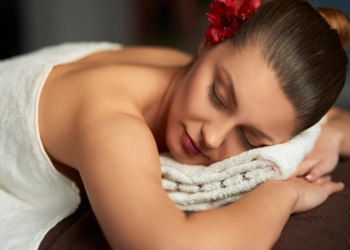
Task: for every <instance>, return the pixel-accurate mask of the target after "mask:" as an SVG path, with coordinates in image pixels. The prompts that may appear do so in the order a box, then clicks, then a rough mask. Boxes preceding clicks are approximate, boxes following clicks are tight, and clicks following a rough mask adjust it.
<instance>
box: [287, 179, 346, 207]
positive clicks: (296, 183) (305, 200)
mask: <svg viewBox="0 0 350 250" xmlns="http://www.w3.org/2000/svg"><path fill="white" fill-rule="evenodd" d="M285 182H286V183H287V184H289V185H290V187H292V188H293V189H294V190H295V191H296V193H297V194H298V195H297V200H296V202H295V205H294V208H293V213H302V212H306V211H308V210H311V209H313V208H315V207H317V206H319V205H320V204H322V203H323V202H324V201H325V200H326V199H327V198H328V196H330V195H331V194H333V193H335V192H338V191H341V190H343V188H344V184H343V183H341V182H339V183H335V182H332V181H331V177H330V176H329V175H328V176H324V177H321V178H319V179H317V180H316V181H315V182H313V183H310V182H307V181H306V180H305V179H304V178H300V177H292V178H290V179H288V180H286V181H285Z"/></svg>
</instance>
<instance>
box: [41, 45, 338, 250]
mask: <svg viewBox="0 0 350 250" xmlns="http://www.w3.org/2000/svg"><path fill="white" fill-rule="evenodd" d="M228 51H230V53H227V52H228ZM248 58H250V60H248ZM191 60H192V58H191V57H189V56H187V55H185V54H183V53H181V52H176V51H173V50H167V49H151V48H127V49H124V50H122V51H106V52H101V53H97V54H95V55H92V56H89V57H87V58H84V59H82V60H79V61H77V62H73V63H70V64H65V65H60V66H57V67H55V68H54V69H53V71H52V72H51V74H50V75H49V77H48V79H47V81H46V83H45V86H44V88H43V91H42V94H41V97H40V102H39V130H40V135H41V139H42V142H43V145H44V148H45V150H46V152H47V154H48V155H49V156H50V158H51V159H52V162H53V163H54V164H55V166H56V168H57V169H58V170H59V171H61V172H62V173H63V174H65V175H67V176H68V177H69V178H72V179H73V180H75V181H77V182H78V183H79V179H78V178H80V177H81V179H82V182H81V183H80V186H82V185H83V186H84V188H85V190H86V193H87V195H88V197H89V200H90V203H91V205H92V208H93V210H94V213H95V214H96V217H97V219H98V221H99V223H100V225H101V228H102V230H103V232H104V234H105V235H106V238H107V240H108V242H109V243H110V245H111V247H112V248H115V249H214V248H216V249H256V248H259V249H269V248H271V246H272V245H273V243H274V242H275V241H276V240H277V238H278V236H279V234H280V232H281V230H282V229H283V226H284V224H285V223H286V221H287V219H288V217H289V215H290V214H291V213H295V212H303V211H307V210H309V209H312V208H314V207H315V206H317V205H319V204H321V203H322V202H323V201H324V200H325V199H326V198H327V197H328V196H329V195H330V194H332V193H333V192H336V191H340V190H341V189H342V188H343V186H342V185H340V184H337V183H333V182H331V181H330V179H329V178H328V177H321V178H319V179H318V180H317V181H315V182H313V183H308V182H306V181H305V180H303V179H302V178H292V179H290V180H288V181H268V182H266V183H263V184H261V185H259V186H258V187H257V188H256V189H254V190H253V191H251V192H249V193H248V194H247V195H245V196H244V197H243V198H242V199H240V200H239V201H237V202H235V203H233V204H230V205H227V206H225V207H221V208H218V209H214V210H210V211H205V212H200V213H193V214H189V215H186V214H185V213H183V212H181V211H179V210H178V209H177V208H176V207H175V205H174V204H173V202H172V201H171V200H170V199H169V198H168V196H167V194H166V193H165V191H164V190H163V188H162V185H161V175H160V163H159V151H166V150H170V152H171V153H173V154H174V156H175V158H176V159H177V160H179V161H180V162H184V163H191V164H210V163H212V162H214V161H217V160H221V159H224V158H227V157H228V156H231V155H234V154H237V153H239V152H242V151H243V150H244V148H243V146H242V144H241V140H240V139H239V138H241V137H240V135H239V133H238V132H237V131H241V130H239V129H243V132H244V133H246V137H247V139H248V140H249V142H250V143H251V144H253V145H255V146H262V145H269V144H270V143H271V141H269V140H267V139H266V138H263V137H262V136H259V135H258V134H256V132H255V133H253V132H252V131H248V128H249V127H255V128H256V129H259V130H261V131H263V132H264V133H266V134H268V135H269V136H271V137H272V139H273V141H274V143H277V142H282V141H285V140H287V139H288V138H289V137H290V133H291V131H292V124H293V123H292V121H293V118H294V113H293V108H292V107H291V105H290V103H289V102H288V101H287V99H286V98H285V96H284V94H283V93H282V92H281V91H280V89H279V88H278V84H277V81H276V79H275V77H274V74H273V72H272V71H271V70H270V69H268V68H267V67H266V65H265V64H264V62H263V60H262V59H261V58H260V55H259V53H258V52H257V51H256V50H255V49H254V48H244V49H242V50H240V51H235V50H234V49H233V48H232V47H230V45H229V44H227V43H222V44H220V45H218V46H215V47H212V48H208V47H206V48H202V49H200V53H199V58H198V60H197V61H196V62H195V63H194V64H193V66H192V67H191V68H190V69H188V67H187V66H186V65H187V64H188V63H189V62H190V61H191ZM164 62H165V63H164ZM219 64H221V65H222V66H223V67H225V68H227V71H228V74H229V75H230V76H231V78H232V79H233V82H234V84H235V86H234V87H235V91H236V97H237V100H236V102H237V105H235V104H234V102H233V101H232V98H231V99H230V95H228V93H229V90H228V89H229V88H230V87H229V86H228V83H227V79H226V81H225V80H224V79H222V78H224V77H222V76H221V75H220V74H218V65H219ZM257 72H258V73H259V74H260V76H261V77H256V76H254V75H255V73H257ZM213 78H215V79H216V80H217V82H218V85H217V88H216V90H217V94H218V97H219V98H220V100H221V102H222V103H223V104H224V106H225V109H223V108H219V106H218V105H217V104H214V103H213V101H212V99H211V98H209V97H208V85H209V84H211V82H212V80H213ZM219 84H220V85H219ZM271 96H273V97H274V98H271ZM249 97H250V98H249ZM252 97H253V98H252ZM251 100H254V102H253V101H251ZM272 107H273V109H274V110H276V111H275V112H269V111H270V110H271V109H272ZM277 107H283V109H279V108H277ZM276 108H277V109H276ZM266 118H268V119H266ZM271 121H273V122H271ZM275 123H278V126H276V124H275ZM281 124H283V126H281ZM184 128H185V129H186V131H187V133H188V134H189V135H190V136H191V137H192V139H193V141H194V142H195V143H196V144H197V146H198V147H199V148H200V150H201V151H202V153H203V155H204V156H198V155H193V154H192V155H191V154H190V152H189V151H188V150H187V151H186V150H185V149H186V147H185V148H184V147H183V143H181V139H180V138H181V136H182V135H183V133H184ZM281 128H283V129H281ZM135 156H137V157H135ZM121 204H122V205H121ZM130 215H131V216H130ZM209 229H210V230H209Z"/></svg>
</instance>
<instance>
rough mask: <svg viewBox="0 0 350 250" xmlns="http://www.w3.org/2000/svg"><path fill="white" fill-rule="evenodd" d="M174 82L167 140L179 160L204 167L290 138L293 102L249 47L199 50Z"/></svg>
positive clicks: (221, 46)
mask: <svg viewBox="0 0 350 250" xmlns="http://www.w3.org/2000/svg"><path fill="white" fill-rule="evenodd" d="M178 84H179V87H178V89H177V93H176V95H175V97H174V100H173V103H172V106H171V109H170V113H169V117H168V125H167V131H166V142H167V146H168V148H169V150H170V152H171V153H172V155H173V156H174V157H175V159H176V160H177V161H179V162H182V163H186V164H196V165H197V164H202V165H209V164H211V163H214V162H217V161H221V160H223V159H226V158H229V157H231V156H234V155H237V154H239V153H241V152H243V151H246V150H249V149H252V148H255V147H262V146H267V145H272V144H276V143H281V142H284V141H286V140H288V139H290V136H291V134H292V131H293V124H294V118H295V116H294V109H293V107H292V104H291V103H290V101H289V100H288V99H287V97H286V96H285V94H284V93H283V91H282V89H281V88H280V87H279V85H278V82H277V79H276V77H275V75H274V73H273V71H271V70H270V69H269V68H268V67H267V65H266V64H265V62H264V61H263V59H262V58H261V56H260V54H259V52H258V51H257V50H256V49H254V48H253V47H247V48H243V49H240V50H237V49H236V50H235V49H234V48H233V46H232V45H231V44H229V43H228V42H225V43H222V44H220V45H218V46H215V47H212V48H210V49H204V50H203V51H202V53H200V55H199V58H198V60H197V61H196V62H195V63H194V64H193V66H192V67H191V68H190V69H189V71H188V72H187V73H186V74H185V76H184V78H182V79H181V82H178Z"/></svg>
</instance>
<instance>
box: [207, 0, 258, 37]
mask: <svg viewBox="0 0 350 250" xmlns="http://www.w3.org/2000/svg"><path fill="white" fill-rule="evenodd" d="M260 4H261V0H216V1H214V2H211V3H210V5H209V7H210V12H211V13H210V14H207V17H208V20H209V22H210V23H211V25H210V26H209V27H208V28H207V30H206V34H205V37H206V40H207V43H210V44H216V43H218V42H220V41H222V40H224V39H225V38H228V37H231V36H233V34H234V33H235V31H236V30H237V28H238V26H239V24H240V22H241V21H244V20H246V19H248V18H249V17H250V16H251V15H252V14H253V13H255V12H256V10H257V8H258V7H259V6H260Z"/></svg>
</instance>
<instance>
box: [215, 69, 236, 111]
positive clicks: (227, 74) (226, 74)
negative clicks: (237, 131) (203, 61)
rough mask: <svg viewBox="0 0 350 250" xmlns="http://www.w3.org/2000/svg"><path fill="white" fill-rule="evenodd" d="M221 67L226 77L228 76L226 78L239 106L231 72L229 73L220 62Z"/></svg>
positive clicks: (233, 97) (234, 101) (234, 99)
mask: <svg viewBox="0 0 350 250" xmlns="http://www.w3.org/2000/svg"><path fill="white" fill-rule="evenodd" d="M219 68H220V69H221V70H222V71H223V72H224V74H225V77H226V79H227V80H228V82H229V86H230V92H231V96H232V100H233V104H234V105H235V106H236V107H238V102H237V97H236V92H235V86H234V85H233V81H232V77H231V75H230V73H228V71H227V70H226V68H225V67H224V66H223V65H222V64H219Z"/></svg>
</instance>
